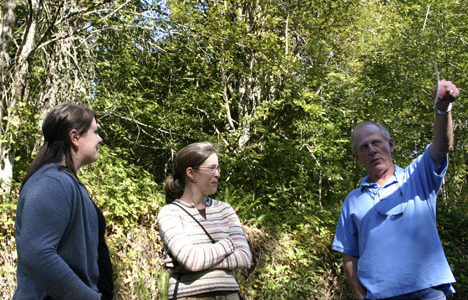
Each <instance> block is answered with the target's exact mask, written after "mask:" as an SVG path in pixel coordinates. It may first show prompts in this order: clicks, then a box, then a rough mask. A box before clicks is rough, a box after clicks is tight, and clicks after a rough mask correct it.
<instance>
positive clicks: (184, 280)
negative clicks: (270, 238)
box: [158, 198, 252, 298]
mask: <svg viewBox="0 0 468 300" xmlns="http://www.w3.org/2000/svg"><path fill="white" fill-rule="evenodd" d="M175 201H176V202H177V203H178V204H179V205H181V206H183V207H184V208H185V209H186V210H187V211H188V212H189V213H190V214H191V215H192V216H194V217H195V218H196V219H197V220H198V221H199V222H200V223H201V224H202V225H203V227H204V228H205V229H206V230H207V231H208V233H209V234H210V235H211V237H212V238H213V239H214V240H216V243H214V244H212V243H211V241H210V239H209V237H208V236H207V235H206V233H205V232H204V231H203V229H202V228H201V227H200V225H198V224H197V223H196V222H195V221H194V220H193V219H192V218H191V217H190V216H189V215H188V214H187V213H186V212H184V211H183V210H182V209H181V208H180V207H177V206H176V205H171V204H168V205H166V206H164V207H163V208H162V209H161V211H160V212H159V214H158V226H159V233H160V235H161V238H162V240H163V242H164V246H165V248H166V249H168V250H169V251H170V252H171V253H172V255H173V257H174V258H175V259H176V260H177V261H178V262H179V267H177V268H176V269H174V270H172V271H171V274H170V278H169V297H170V298H172V295H173V293H174V287H175V284H176V280H177V278H178V277H179V274H182V275H181V278H180V281H179V287H178V291H177V298H180V297H187V296H191V295H196V294H201V293H208V292H217V291H238V290H239V285H238V284H237V282H236V279H235V278H234V275H233V274H232V270H235V269H239V268H250V264H251V260H252V254H251V253H250V248H249V244H248V243H247V239H246V238H245V234H244V231H243V230H242V227H241V223H240V221H239V218H238V217H237V215H236V213H235V212H234V210H233V209H232V207H231V206H230V205H229V204H227V203H225V202H222V201H217V200H214V199H211V198H206V199H204V201H205V205H206V219H205V218H204V217H203V216H202V215H200V213H199V212H198V210H197V209H196V208H195V207H194V206H192V207H190V206H187V205H184V204H183V203H182V202H180V201H179V200H175Z"/></svg>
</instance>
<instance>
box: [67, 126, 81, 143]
mask: <svg viewBox="0 0 468 300" xmlns="http://www.w3.org/2000/svg"><path fill="white" fill-rule="evenodd" d="M68 135H69V138H70V145H72V146H73V147H78V146H79V142H78V140H79V139H80V135H79V134H78V130H76V129H72V130H70V133H69V134H68Z"/></svg>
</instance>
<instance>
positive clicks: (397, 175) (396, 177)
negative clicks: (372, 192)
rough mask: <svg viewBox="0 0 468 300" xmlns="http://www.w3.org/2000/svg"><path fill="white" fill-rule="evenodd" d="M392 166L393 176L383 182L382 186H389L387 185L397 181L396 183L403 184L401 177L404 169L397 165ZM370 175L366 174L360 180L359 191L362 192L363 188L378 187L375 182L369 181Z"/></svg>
mask: <svg viewBox="0 0 468 300" xmlns="http://www.w3.org/2000/svg"><path fill="white" fill-rule="evenodd" d="M393 166H394V171H393V176H392V177H391V178H390V180H389V181H388V182H387V183H386V184H385V186H384V188H385V187H387V186H389V185H392V184H394V183H396V182H398V184H399V185H400V186H401V185H402V184H403V177H404V174H405V172H404V169H403V168H401V167H399V166H397V165H393ZM369 180H370V176H369V175H367V176H366V177H364V178H363V179H362V180H361V185H360V188H361V192H364V190H365V189H375V188H379V185H378V184H377V183H375V182H370V181H369Z"/></svg>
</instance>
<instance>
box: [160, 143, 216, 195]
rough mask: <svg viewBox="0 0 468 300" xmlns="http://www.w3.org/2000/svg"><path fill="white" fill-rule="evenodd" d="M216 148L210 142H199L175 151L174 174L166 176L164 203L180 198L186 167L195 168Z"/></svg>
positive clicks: (214, 151)
mask: <svg viewBox="0 0 468 300" xmlns="http://www.w3.org/2000/svg"><path fill="white" fill-rule="evenodd" d="M213 153H217V150H216V148H215V147H214V146H213V144H212V143H210V142H199V143H193V144H190V145H187V146H185V147H184V148H182V149H181V150H180V151H179V152H177V154H176V157H175V159H174V174H173V175H172V174H171V175H169V176H168V177H167V178H166V203H171V202H172V201H174V200H175V199H178V198H180V197H181V196H182V195H183V193H184V188H185V170H187V168H188V167H192V168H194V169H197V168H198V167H200V165H201V164H203V162H204V161H205V160H206V159H207V158H208V157H209V156H210V155H211V154H213Z"/></svg>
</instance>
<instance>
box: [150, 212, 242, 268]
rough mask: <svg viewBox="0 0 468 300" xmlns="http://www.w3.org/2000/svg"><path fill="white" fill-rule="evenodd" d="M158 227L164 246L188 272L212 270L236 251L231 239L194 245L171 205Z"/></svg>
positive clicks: (162, 215)
mask: <svg viewBox="0 0 468 300" xmlns="http://www.w3.org/2000/svg"><path fill="white" fill-rule="evenodd" d="M195 225H196V226H199V225H197V224H195ZM158 226H159V232H160V235H161V238H162V240H163V241H164V244H165V245H166V247H167V248H168V250H169V251H170V253H171V254H172V256H173V258H174V259H175V260H177V262H178V263H179V264H181V265H182V266H183V268H184V269H185V270H186V271H190V272H197V271H201V270H207V269H212V268H213V267H214V266H215V265H217V264H219V262H220V261H222V260H223V259H224V258H225V257H226V256H227V255H229V254H231V253H232V252H233V251H234V243H233V241H232V239H231V238H230V237H227V238H224V239H220V240H218V241H216V243H214V244H205V243H200V244H197V243H194V242H193V241H192V238H191V237H189V235H188V234H187V233H186V232H184V227H183V225H182V221H181V218H180V216H179V215H178V213H176V211H174V210H173V208H171V207H170V206H169V205H167V206H165V207H164V208H163V209H162V210H161V211H160V213H159V215H158ZM188 229H190V228H188ZM185 230H187V228H185ZM203 235H204V233H203Z"/></svg>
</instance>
